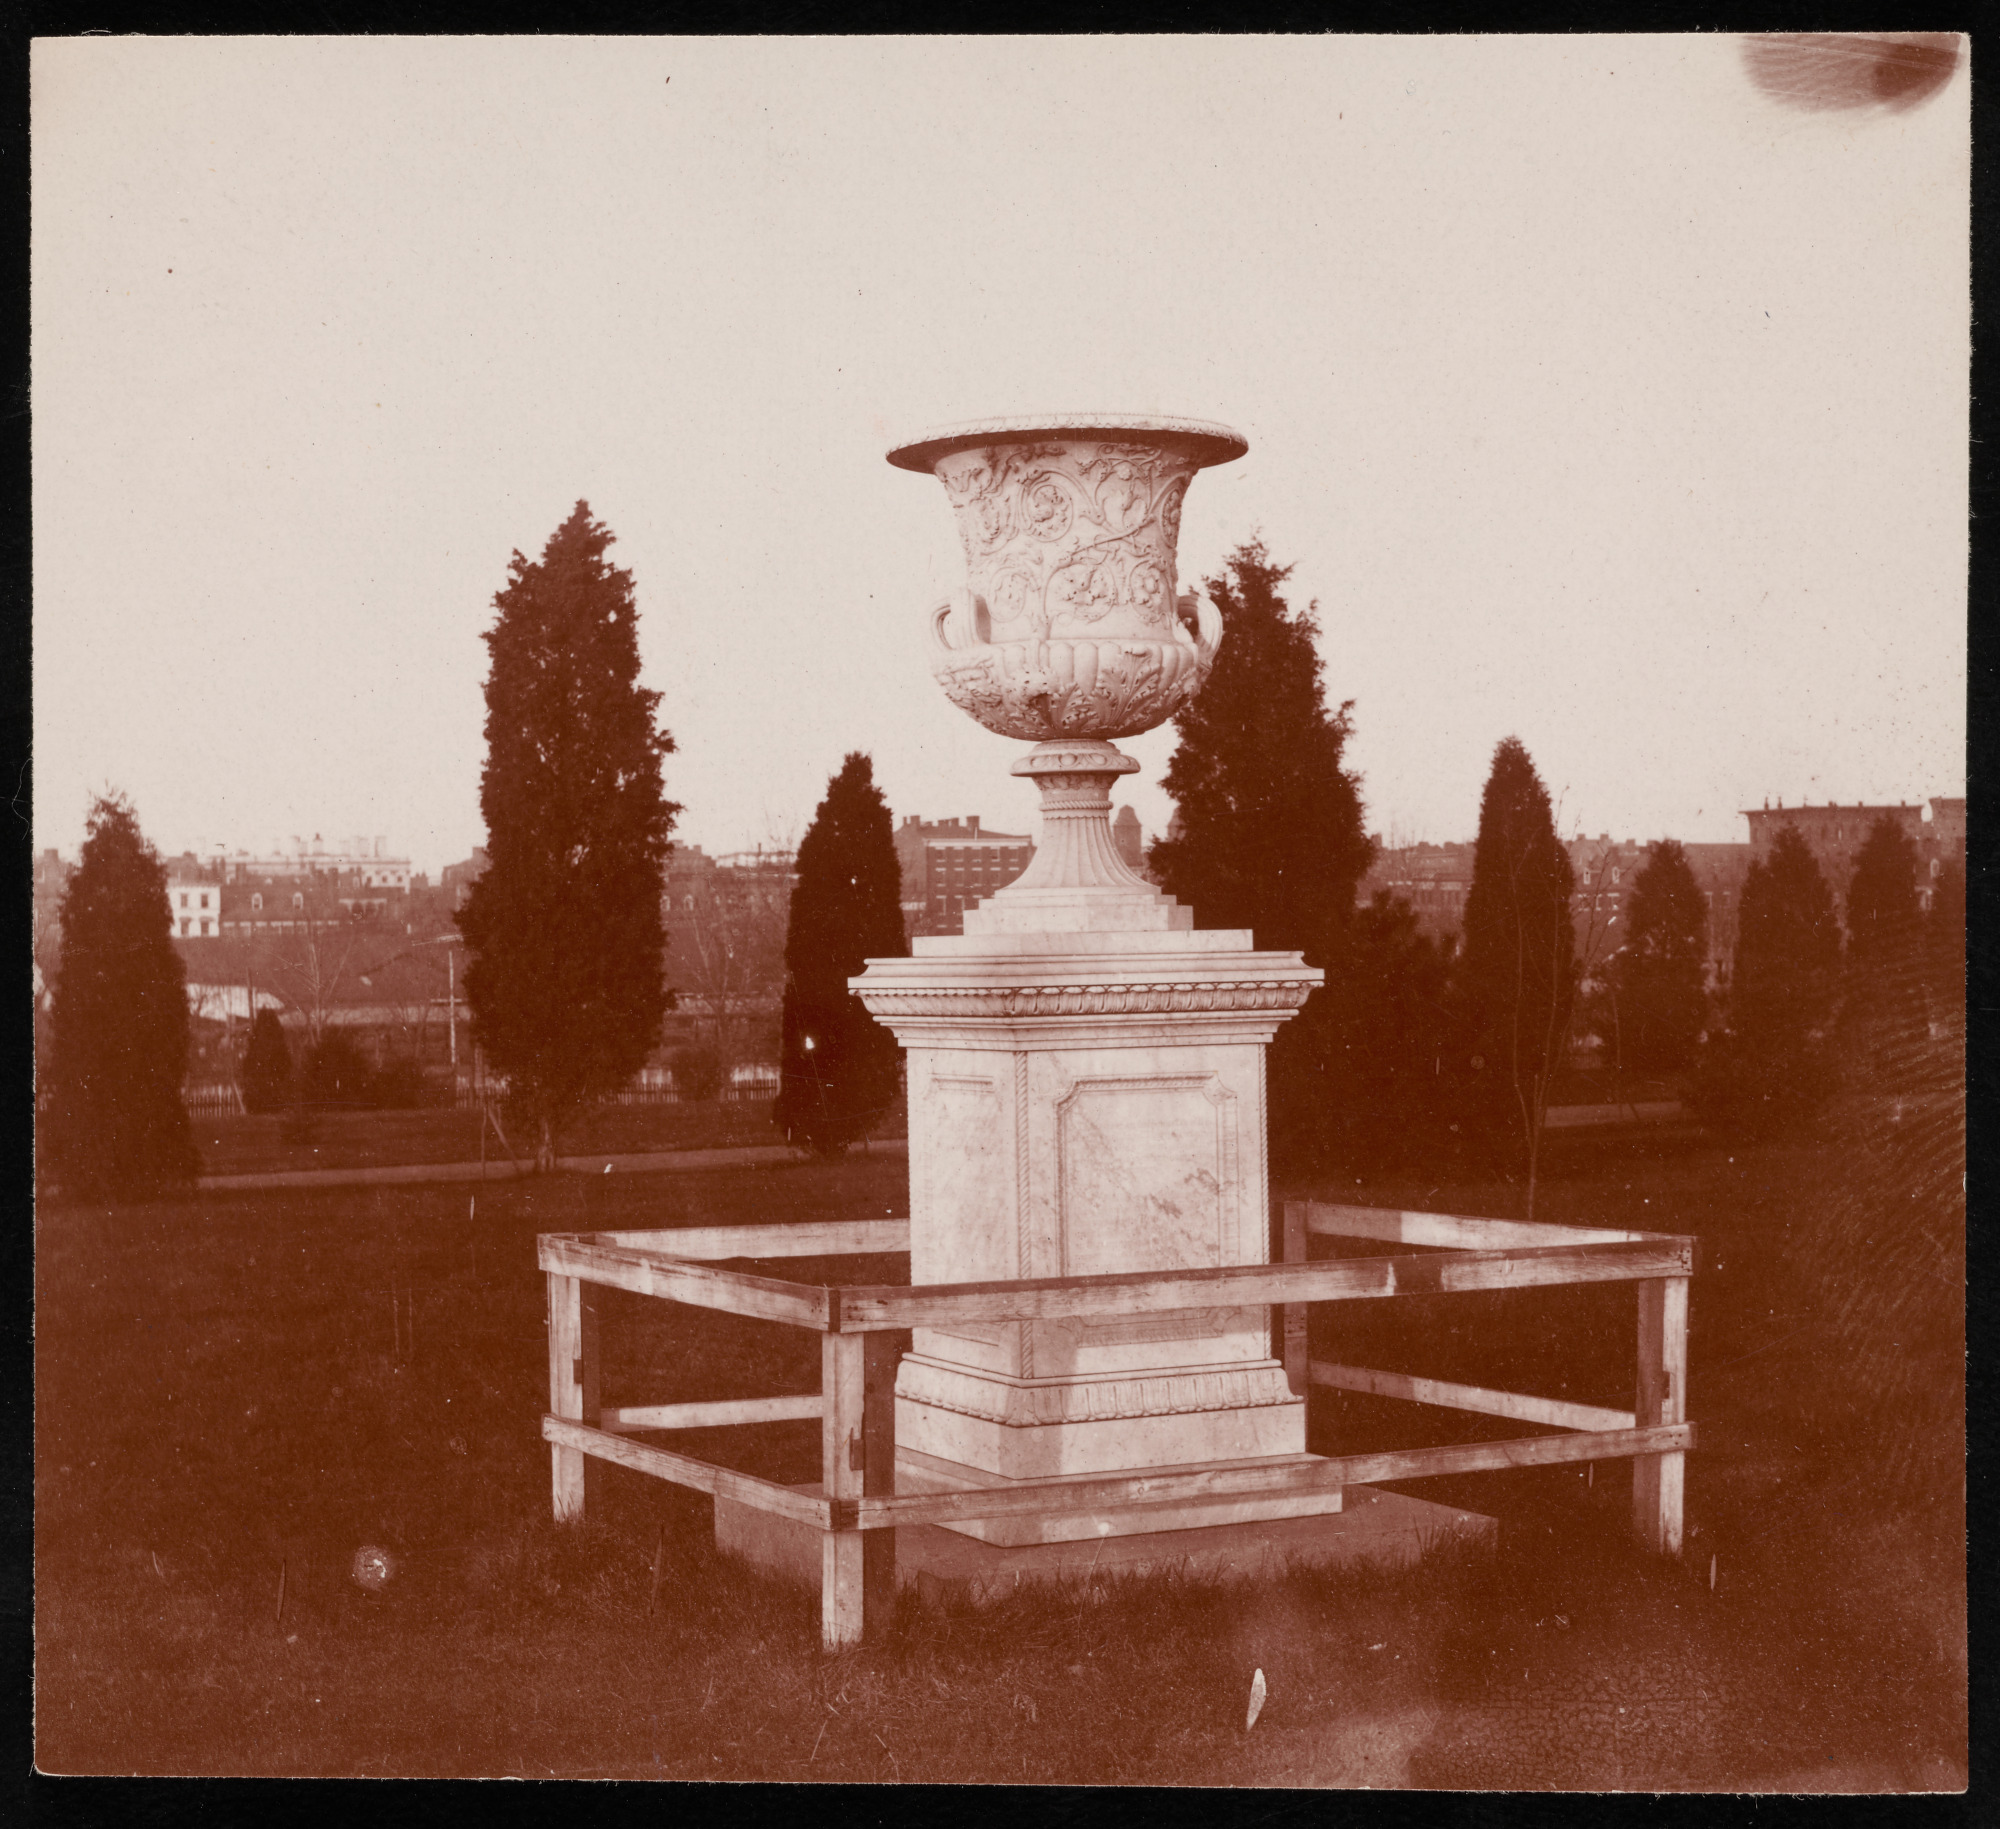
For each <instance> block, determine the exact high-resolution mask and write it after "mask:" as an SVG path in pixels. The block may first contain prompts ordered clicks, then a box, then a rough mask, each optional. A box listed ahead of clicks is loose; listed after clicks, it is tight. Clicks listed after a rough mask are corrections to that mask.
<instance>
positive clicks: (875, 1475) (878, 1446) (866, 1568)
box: [861, 1333, 903, 1631]
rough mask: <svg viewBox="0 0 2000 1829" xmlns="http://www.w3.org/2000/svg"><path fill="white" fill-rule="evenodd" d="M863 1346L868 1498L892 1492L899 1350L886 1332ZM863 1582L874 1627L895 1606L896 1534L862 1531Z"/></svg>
mask: <svg viewBox="0 0 2000 1829" xmlns="http://www.w3.org/2000/svg"><path fill="white" fill-rule="evenodd" d="M862 1338H863V1339H864V1340H865V1341H867V1343H868V1344H867V1345H866V1346H865V1347H864V1348H863V1349H862V1361H863V1363H862V1374H861V1382H862V1419H861V1460H862V1468H861V1490H862V1492H863V1493H865V1494H866V1495H867V1496H868V1497H869V1498H871V1499H883V1498H890V1497H893V1496H894V1494H895V1491H896V1366H897V1364H898V1362H899V1361H900V1360H901V1359H902V1356H903V1355H902V1353H901V1351H900V1350H899V1349H898V1347H897V1344H896V1336H895V1335H894V1334H890V1333H879V1334H864V1335H862ZM861 1586H862V1590H863V1595H864V1600H865V1604H866V1607H867V1617H868V1620H869V1621H870V1623H871V1625H872V1626H873V1627H874V1629H876V1630H878V1631H879V1630H880V1629H881V1627H883V1626H884V1625H886V1624H887V1623H888V1620H889V1617H890V1614H891V1613H892V1612H893V1611H894V1609H895V1605H896V1533H895V1532H894V1531H892V1530H881V1531H863V1532H862V1533H861Z"/></svg>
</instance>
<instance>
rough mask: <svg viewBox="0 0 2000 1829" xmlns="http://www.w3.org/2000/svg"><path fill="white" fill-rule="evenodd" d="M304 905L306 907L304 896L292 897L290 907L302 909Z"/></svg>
mask: <svg viewBox="0 0 2000 1829" xmlns="http://www.w3.org/2000/svg"><path fill="white" fill-rule="evenodd" d="M305 905H306V899H305V897H304V896H302V895H295V896H293V897H292V906H293V907H294V908H303V907H304V906H305Z"/></svg>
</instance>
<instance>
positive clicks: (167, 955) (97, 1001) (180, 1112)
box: [40, 795, 200, 1200]
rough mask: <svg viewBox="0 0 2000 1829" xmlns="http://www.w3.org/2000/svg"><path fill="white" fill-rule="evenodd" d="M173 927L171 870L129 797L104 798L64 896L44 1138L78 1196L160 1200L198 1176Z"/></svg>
mask: <svg viewBox="0 0 2000 1829" xmlns="http://www.w3.org/2000/svg"><path fill="white" fill-rule="evenodd" d="M172 925H173V923H172V917H171V915H170V914H169V912H168V908H167V878H166V872H165V870H164V869H163V868H162V867H161V865H160V860H159V857H158V856H157V855H156V854H155V852H154V850H153V847H152V846H151V845H149V844H148V843H147V842H146V840H145V838H144V836H143V835H142V834H141V833H140V830H139V821H138V818H137V816H136V815H135V814H134V813H133V811H132V807H131V804H130V803H129V802H128V801H126V800H125V799H124V798H123V797H122V796H116V795H113V796H105V797H102V798H100V799H99V800H98V801H97V802H96V804H95V805H94V806H93V807H92V808H91V811H90V821H89V837H88V838H87V839H86V840H85V843H84V847H83V857H82V860H81V862H80V863H79V864H78V866H77V869H76V873H75V874H74V875H73V876H72V877H71V878H70V881H69V889H68V892H67V895H66V897H65V899H64V902H63V911H62V955H61V967H60V971H59V975H58V977H57V979H56V987H55V997H54V1003H53V1008H52V1009H51V1012H50V1037H49V1073H48V1086H47V1088H46V1093H47V1102H46V1105H45V1107H44V1110H43V1116H42V1134H41V1138H40V1141H41V1144H42V1159H43V1162H44V1164H45V1165H46V1167H47V1169H48V1171H49V1174H50V1176H51V1178H52V1179H53V1180H54V1181H55V1182H56V1183H57V1184H58V1185H59V1186H60V1187H61V1188H62V1190H63V1191H64V1193H66V1194H68V1195H70V1196H72V1197H74V1198H77V1199H85V1200H146V1199H152V1198H157V1197H158V1196H160V1195H163V1194H169V1193H174V1192H177V1191H181V1190H184V1189H186V1188H187V1187H189V1186H190V1185H191V1184H192V1183H193V1181H194V1178H195V1176H196V1174H197V1173H199V1170H200V1159H199V1157H198V1156H197V1155H196V1152H195V1146H194V1135H193V1132H192V1130H191V1128H190V1127H189V1124H188V1115H187V1107H186V1106H185V1105H184V1104H183V1103H182V1102H181V1082H182V1080H183V1079H184V1078H185V1077H186V1074H187V1061H188V1008H187V974H186V972H185V971H184V970H183V968H182V965H181V959H180V955H179V953H177V952H176V951H175V950H174V945H173V940H172V938H171V932H172Z"/></svg>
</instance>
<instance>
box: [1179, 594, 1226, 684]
mask: <svg viewBox="0 0 2000 1829" xmlns="http://www.w3.org/2000/svg"><path fill="white" fill-rule="evenodd" d="M1177 607H1178V608H1179V610H1180V619H1181V626H1180V631H1179V632H1180V634H1181V636H1182V639H1184V640H1186V639H1188V635H1187V631H1188V629H1189V627H1190V626H1191V627H1192V628H1193V630H1194V634H1193V637H1192V645H1193V647H1194V651H1195V664H1196V665H1197V666H1198V667H1199V668H1200V669H1201V671H1202V672H1203V673H1206V672H1207V671H1208V670H1209V668H1210V667H1212V666H1213V665H1214V664H1215V655H1216V650H1217V649H1219V648H1220V647H1221V646H1222V612H1221V611H1220V610H1218V609H1217V608H1216V607H1215V599H1214V598H1213V597H1211V596H1210V595H1209V594H1208V593H1207V592H1206V591H1192V590H1190V591H1183V592H1181V599H1180V603H1179V605H1178V606H1177Z"/></svg>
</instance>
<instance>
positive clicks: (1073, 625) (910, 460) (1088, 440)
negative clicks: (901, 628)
mask: <svg viewBox="0 0 2000 1829" xmlns="http://www.w3.org/2000/svg"><path fill="white" fill-rule="evenodd" d="M1247 448H1248V447H1247V446H1246V445H1245V443H1244V441H1243V440H1242V439H1241V438H1240V437H1239V436H1238V435H1237V434H1235V433H1234V432H1231V431H1229V430H1228V429H1227V428H1226V427H1222V426H1210V425H1205V424H1203V423H1201V422H1199V421H1193V420H1164V419H1156V420H1146V419H1133V418H1126V419H1122V420H1113V419H1091V418H1080V419H1075V420H1068V421H1055V422H1045V423H1044V424H1042V425H1041V426H1039V427H1031V426H1027V425H1025V424H1024V423H1022V422H1009V421H991V422H987V423H986V424H985V425H982V426H971V427H965V428H961V429H960V430H959V431H957V432H955V433H941V434H937V435H934V436H932V437H929V438H926V439H922V440H919V441H918V442H916V443H914V444H910V445H904V446H901V447H899V448H898V449H896V450H895V451H892V452H891V453H890V462H891V463H894V464H896V465H898V466H899V467H901V468H905V469H912V470H922V469H929V470H932V471H933V472H934V473H935V474H936V476H937V478H938V480H939V481H940V482H941V483H942V484H943V485H944V489H945V494H946V497H947V499H948V500H949V501H950V503H951V506H952V510H953V513H954V514H955V516H956V517H957V521H958V529H959V537H960V541H961V544H962V545H963V547H964V550H965V563H966V579H967V581H966V585H965V586H964V587H963V588H961V589H959V590H957V591H954V592H953V593H952V595H951V597H949V598H948V599H947V600H946V601H945V602H944V603H941V604H939V605H937V606H936V607H935V608H934V609H933V610H932V611H931V613H930V617H931V632H932V639H933V644H934V645H933V651H932V656H931V661H932V669H933V671H934V672H935V674H936V676H937V679H938V682H939V684H940V685H942V686H943V688H944V690H945V693H946V695H947V696H948V697H949V698H950V699H951V700H952V702H953V703H954V704H956V705H957V706H958V707H959V708H960V709H961V710H963V711H965V712H967V713H968V714H970V715H971V716H972V717H974V718H976V719H977V720H978V721H979V722H980V723H982V724H984V725H985V726H986V727H987V729H989V730H993V731H998V732H999V733H1001V734H1002V735H1004V736H1013V737H1023V738H1027V739H1030V740H1046V739H1049V738H1054V737H1078V736H1084V737H1100V738H1108V737H1120V736H1134V735H1137V734H1138V733H1139V732H1140V731H1143V730H1150V729H1151V728H1152V727H1153V726H1154V725H1155V724H1158V723H1160V722H1162V721H1163V720H1164V719H1166V718H1168V717H1171V716H1172V715H1173V714H1174V712H1176V711H1178V710H1179V709H1180V707H1181V706H1182V705H1184V704H1185V703H1186V702H1187V701H1188V700H1189V699H1190V698H1192V697H1193V696H1194V694H1195V693H1196V692H1197V691H1199V690H1200V687H1201V684H1202V681H1203V680H1204V679H1206V677H1207V675H1208V670H1209V667H1210V665H1211V664H1212V663H1213V661H1214V658H1215V650H1216V647H1217V645H1218V644H1219V642H1220V640H1221V634H1222V618H1221V616H1220V614H1219V613H1218V612H1217V611H1216V609H1215V607H1214V605H1213V604H1211V603H1209V602H1208V601H1207V599H1206V597H1205V596H1202V597H1197V596H1196V595H1195V594H1193V593H1185V594H1183V593H1180V592H1179V589H1178V579H1177V572H1176V544H1177V541H1178V539H1179V536H1180V513H1181V501H1182V498H1183V497H1184V496H1185V495H1186V493H1187V488H1188V484H1189V482H1190V481H1191V480H1192V478H1193V476H1194V473H1195V472H1196V471H1197V470H1199V469H1201V468H1202V467H1203V466H1205V465H1208V464H1215V463H1226V462H1228V461H1230V460H1231V459H1232V458H1235V457H1238V456H1241V455H1242V453H1243V452H1244V451H1245V450H1246V449H1247Z"/></svg>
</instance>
